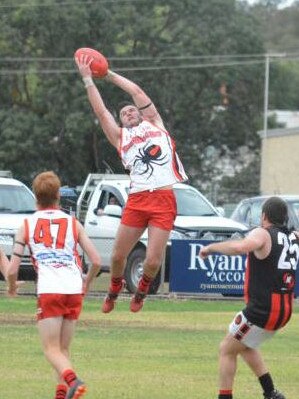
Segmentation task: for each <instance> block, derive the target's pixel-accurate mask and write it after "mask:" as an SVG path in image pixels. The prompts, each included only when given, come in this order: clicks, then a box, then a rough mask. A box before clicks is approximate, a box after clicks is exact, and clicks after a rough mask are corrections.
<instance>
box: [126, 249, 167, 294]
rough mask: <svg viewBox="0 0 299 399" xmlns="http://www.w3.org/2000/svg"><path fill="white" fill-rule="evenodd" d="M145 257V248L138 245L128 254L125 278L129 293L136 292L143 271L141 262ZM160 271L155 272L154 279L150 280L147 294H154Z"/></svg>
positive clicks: (158, 282) (157, 286) (158, 283)
mask: <svg viewBox="0 0 299 399" xmlns="http://www.w3.org/2000/svg"><path fill="white" fill-rule="evenodd" d="M144 259H145V248H142V247H138V248H135V249H133V251H132V252H131V253H130V255H129V256H128V260H127V265H126V268H125V280H126V287H127V290H128V291H129V292H131V293H134V292H136V290H137V286H138V282H139V280H140V278H141V276H142V273H143V262H144ZM160 276H161V272H159V273H158V274H157V276H156V277H155V279H154V281H153V282H152V284H151V286H150V289H149V292H148V293H149V294H156V293H157V292H158V289H159V286H160Z"/></svg>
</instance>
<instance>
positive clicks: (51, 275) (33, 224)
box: [6, 171, 101, 399]
mask: <svg viewBox="0 0 299 399" xmlns="http://www.w3.org/2000/svg"><path fill="white" fill-rule="evenodd" d="M60 186H61V184H60V180H59V178H58V176H57V175H56V174H55V173H53V172H51V171H48V172H43V173H40V174H39V175H37V176H36V178H35V179H34V180H33V184H32V188H33V191H34V194H35V197H36V200H37V211H36V212H35V213H34V214H32V215H30V216H29V217H28V218H26V219H25V220H24V224H23V225H22V226H21V227H20V229H19V231H18V233H17V235H16V240H15V244H14V249H13V254H12V257H11V260H10V263H9V264H8V266H7V268H6V278H7V282H8V294H9V295H11V296H15V295H16V294H17V287H18V285H17V275H18V270H19V267H20V263H21V258H22V256H23V253H24V247H25V246H26V245H27V246H28V247H29V250H30V253H31V258H32V261H33V264H34V266H35V269H36V271H37V275H38V279H37V325H38V330H39V334H40V337H41V342H42V346H43V351H44V354H45V357H46V358H47V360H48V361H49V363H50V364H51V365H52V367H53V368H54V370H55V371H56V375H57V386H56V394H55V399H72V398H73V399H75V398H76V399H78V398H79V397H81V396H83V395H84V394H85V392H86V386H85V383H84V382H83V381H81V380H80V379H79V378H78V377H77V375H76V373H75V372H74V369H73V367H72V364H71V361H70V358H69V347H70V344H71V340H72V337H73V335H74V331H75V325H76V321H77V319H78V318H79V315H80V312H81V309H82V301H83V295H84V294H85V293H86V292H87V291H88V288H89V285H90V283H91V281H92V280H93V278H94V277H96V275H97V274H98V273H99V271H100V261H101V259H100V256H99V255H98V253H97V251H96V249H95V247H94V245H93V243H92V241H91V240H90V238H89V237H88V236H87V234H86V233H85V231H84V228H83V226H82V225H81V223H79V222H78V220H76V219H75V218H74V217H72V216H70V215H68V214H67V213H65V212H63V211H62V210H60V208H59V198H60V195H59V189H60ZM77 244H79V245H80V247H81V248H82V249H83V251H84V252H85V253H86V255H87V257H88V258H89V260H90V263H91V265H92V266H91V267H90V268H89V271H88V274H87V276H86V279H85V280H83V273H82V268H81V260H80V257H79V255H78V251H77Z"/></svg>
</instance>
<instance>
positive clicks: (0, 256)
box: [0, 247, 9, 279]
mask: <svg viewBox="0 0 299 399" xmlns="http://www.w3.org/2000/svg"><path fill="white" fill-rule="evenodd" d="M8 268H9V260H8V258H7V256H6V255H5V253H4V251H3V249H2V248H1V247H0V272H1V273H2V274H3V277H4V278H5V279H6V275H7V270H8Z"/></svg>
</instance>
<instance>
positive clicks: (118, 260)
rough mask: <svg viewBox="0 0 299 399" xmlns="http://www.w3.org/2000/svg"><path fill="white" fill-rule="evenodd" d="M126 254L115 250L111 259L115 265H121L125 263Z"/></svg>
mask: <svg viewBox="0 0 299 399" xmlns="http://www.w3.org/2000/svg"><path fill="white" fill-rule="evenodd" d="M125 260H126V258H125V256H124V255H123V254H122V253H121V252H119V251H117V250H116V251H113V253H112V257H111V261H112V264H113V265H117V266H121V265H123V264H124V263H125Z"/></svg>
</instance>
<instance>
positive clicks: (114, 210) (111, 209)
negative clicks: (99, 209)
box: [103, 205, 122, 218]
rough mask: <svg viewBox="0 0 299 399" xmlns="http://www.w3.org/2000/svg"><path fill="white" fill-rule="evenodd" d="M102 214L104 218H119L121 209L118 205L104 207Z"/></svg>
mask: <svg viewBox="0 0 299 399" xmlns="http://www.w3.org/2000/svg"><path fill="white" fill-rule="evenodd" d="M103 214H104V215H106V216H114V217H117V218H120V217H121V214H122V208H121V206H119V205H106V206H105V208H104V211H103Z"/></svg>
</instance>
